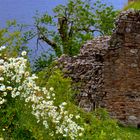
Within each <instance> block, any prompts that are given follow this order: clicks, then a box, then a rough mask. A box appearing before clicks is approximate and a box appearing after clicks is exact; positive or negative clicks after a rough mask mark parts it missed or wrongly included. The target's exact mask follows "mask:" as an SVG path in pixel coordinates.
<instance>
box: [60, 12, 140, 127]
mask: <svg viewBox="0 0 140 140" xmlns="http://www.w3.org/2000/svg"><path fill="white" fill-rule="evenodd" d="M58 62H59V67H60V68H62V71H63V72H64V73H65V75H66V76H69V77H71V78H72V80H73V82H74V83H80V84H79V85H77V86H76V87H75V89H78V90H79V92H80V93H79V95H78V96H77V100H78V103H79V106H80V107H82V108H84V109H85V110H86V111H91V110H93V109H95V108H96V107H99V106H101V107H105V108H107V110H108V111H109V113H110V115H111V116H112V117H113V118H116V119H118V120H119V121H120V122H122V123H124V124H130V125H134V126H137V125H138V124H140V11H133V10H129V11H126V12H122V13H121V14H120V16H119V17H118V19H117V21H116V29H115V30H114V33H113V35H112V36H111V38H110V37H100V38H96V39H94V40H92V41H88V42H87V43H86V44H85V45H83V47H82V48H81V50H80V54H79V55H77V56H75V57H68V56H62V57H61V58H60V59H59V60H58Z"/></svg>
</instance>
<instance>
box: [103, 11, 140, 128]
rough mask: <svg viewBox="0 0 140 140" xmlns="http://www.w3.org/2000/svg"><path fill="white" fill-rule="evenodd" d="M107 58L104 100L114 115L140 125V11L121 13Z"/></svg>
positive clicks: (127, 122) (126, 121) (123, 120)
mask: <svg viewBox="0 0 140 140" xmlns="http://www.w3.org/2000/svg"><path fill="white" fill-rule="evenodd" d="M116 25H117V26H116V30H115V31H114V33H113V35H112V37H111V40H110V42H111V44H110V45H111V46H110V47H109V50H108V53H107V56H106V58H105V71H104V74H105V77H104V84H105V85H104V86H105V90H106V92H107V95H106V97H105V98H104V100H105V102H106V108H108V110H109V112H110V114H111V115H112V116H113V117H115V118H117V119H119V120H120V121H121V122H123V123H124V122H125V123H126V124H130V125H131V124H132V125H135V126H136V125H137V124H139V123H140V12H134V11H129V12H128V11H127V12H123V13H121V15H120V16H119V19H118V21H117V23H116Z"/></svg>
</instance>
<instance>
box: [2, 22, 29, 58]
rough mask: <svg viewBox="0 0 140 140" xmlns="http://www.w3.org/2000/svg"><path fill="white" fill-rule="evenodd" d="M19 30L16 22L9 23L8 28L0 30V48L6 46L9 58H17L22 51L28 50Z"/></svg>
mask: <svg viewBox="0 0 140 140" xmlns="http://www.w3.org/2000/svg"><path fill="white" fill-rule="evenodd" d="M19 28H20V27H19ZM19 28H18V25H17V23H16V21H15V20H14V21H7V26H6V28H3V29H0V46H6V48H7V53H6V54H7V55H8V56H9V57H11V56H17V55H18V53H19V51H21V50H25V49H26V50H27V47H26V46H25V43H24V41H23V37H22V35H21V32H20V30H19Z"/></svg>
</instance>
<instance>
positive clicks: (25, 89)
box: [0, 47, 84, 139]
mask: <svg viewBox="0 0 140 140" xmlns="http://www.w3.org/2000/svg"><path fill="white" fill-rule="evenodd" d="M3 49H5V47H0V51H3ZM1 53H2V52H1ZM1 56H2V55H0V108H1V110H2V109H3V108H4V107H3V106H5V105H6V104H9V101H11V100H12V101H16V100H24V101H25V106H29V105H30V107H31V110H32V111H31V114H32V115H33V116H35V118H36V121H37V123H39V124H42V125H43V126H44V128H45V129H46V130H49V131H47V132H49V133H48V135H49V137H61V138H62V137H63V138H69V139H80V137H81V136H82V135H83V131H84V129H83V127H81V126H79V125H78V124H77V123H76V120H77V119H79V115H77V116H75V117H74V115H73V114H70V113H69V112H68V111H67V110H66V106H67V103H66V102H62V103H61V104H60V105H59V106H56V105H55V100H56V98H55V93H54V89H53V87H51V88H49V89H46V88H45V87H39V86H37V85H36V82H35V81H36V79H37V78H38V77H37V76H36V75H35V74H30V72H29V71H28V70H27V69H28V68H27V59H25V58H24V56H26V52H25V51H23V52H22V53H21V57H17V58H8V59H5V58H2V57H1Z"/></svg>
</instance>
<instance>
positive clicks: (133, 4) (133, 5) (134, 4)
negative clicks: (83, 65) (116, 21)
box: [124, 0, 140, 10]
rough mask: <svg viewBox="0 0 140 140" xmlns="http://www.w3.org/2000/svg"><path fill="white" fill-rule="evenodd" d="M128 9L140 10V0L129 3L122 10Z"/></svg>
mask: <svg viewBox="0 0 140 140" xmlns="http://www.w3.org/2000/svg"><path fill="white" fill-rule="evenodd" d="M130 8H133V9H136V10H140V0H137V1H135V2H129V3H128V5H127V6H125V7H124V10H128V9H130Z"/></svg>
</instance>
